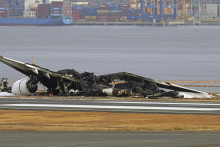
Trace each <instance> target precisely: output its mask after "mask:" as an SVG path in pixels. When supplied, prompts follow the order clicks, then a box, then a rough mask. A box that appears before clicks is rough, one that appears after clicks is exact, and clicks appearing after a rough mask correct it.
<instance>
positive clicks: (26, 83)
mask: <svg viewBox="0 0 220 147" xmlns="http://www.w3.org/2000/svg"><path fill="white" fill-rule="evenodd" d="M37 83H38V82H36V80H31V79H30V78H29V77H25V78H23V79H21V80H18V81H16V82H15V83H14V84H13V86H12V93H13V94H15V95H18V96H21V95H23V96H28V95H31V94H33V93H35V92H36V91H37V89H38V85H37Z"/></svg>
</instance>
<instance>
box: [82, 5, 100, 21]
mask: <svg viewBox="0 0 220 147" xmlns="http://www.w3.org/2000/svg"><path fill="white" fill-rule="evenodd" d="M96 16H97V8H86V9H85V12H84V20H85V21H87V22H95V21H96V18H97V17H96Z"/></svg>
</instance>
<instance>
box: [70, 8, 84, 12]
mask: <svg viewBox="0 0 220 147" xmlns="http://www.w3.org/2000/svg"><path fill="white" fill-rule="evenodd" d="M84 11H85V10H83V9H80V10H75V9H74V10H72V12H73V13H84Z"/></svg>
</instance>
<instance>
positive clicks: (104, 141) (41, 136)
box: [0, 131, 220, 147]
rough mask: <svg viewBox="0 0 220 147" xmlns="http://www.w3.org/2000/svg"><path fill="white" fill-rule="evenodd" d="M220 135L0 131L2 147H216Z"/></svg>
mask: <svg viewBox="0 0 220 147" xmlns="http://www.w3.org/2000/svg"><path fill="white" fill-rule="evenodd" d="M219 138H220V132H22V131H20V132H0V146H1V147H39V146H41V147H74V146H77V147H147V146H149V147H216V146H220V140H219Z"/></svg>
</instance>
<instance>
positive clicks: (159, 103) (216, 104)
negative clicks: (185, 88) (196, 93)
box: [107, 101, 220, 106]
mask: <svg viewBox="0 0 220 147" xmlns="http://www.w3.org/2000/svg"><path fill="white" fill-rule="evenodd" d="M107 103H113V104H116V103H118V104H156V105H157V104H158V105H197V106H220V104H219V103H164V102H163V103H161V102H115V101H111V102H107Z"/></svg>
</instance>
